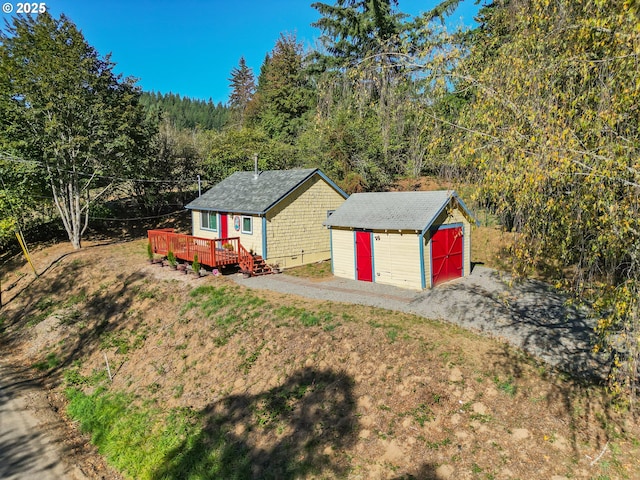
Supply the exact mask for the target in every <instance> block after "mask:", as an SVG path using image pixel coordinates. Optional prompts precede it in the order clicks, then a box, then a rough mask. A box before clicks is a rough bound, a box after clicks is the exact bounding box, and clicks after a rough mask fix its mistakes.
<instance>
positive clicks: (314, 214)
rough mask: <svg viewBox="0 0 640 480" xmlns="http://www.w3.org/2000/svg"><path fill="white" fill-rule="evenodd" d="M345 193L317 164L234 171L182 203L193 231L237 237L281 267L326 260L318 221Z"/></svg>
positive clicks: (202, 235) (327, 253) (323, 234)
mask: <svg viewBox="0 0 640 480" xmlns="http://www.w3.org/2000/svg"><path fill="white" fill-rule="evenodd" d="M345 198H347V194H346V193H345V192H344V191H342V189H341V188H340V187H338V186H337V185H336V184H335V183H334V182H333V181H331V180H330V179H329V178H328V177H327V176H326V175H325V174H324V173H323V172H322V171H320V170H319V169H317V168H315V169H297V170H267V171H258V170H257V169H256V171H255V172H236V173H234V174H232V175H230V176H229V177H227V178H226V179H224V180H222V181H221V182H220V183H218V184H217V185H215V186H214V187H213V188H211V189H210V190H208V191H207V192H205V193H204V194H202V195H201V196H200V197H198V198H197V199H195V200H194V201H193V202H191V203H189V204H188V205H187V206H186V208H188V209H190V210H191V212H192V220H193V236H194V237H200V238H209V239H222V238H230V237H239V241H240V243H241V244H242V245H243V246H244V248H246V249H247V250H250V251H251V252H253V253H255V254H256V255H260V256H261V257H262V258H264V260H266V261H267V262H268V263H269V264H278V265H279V266H280V267H281V268H287V267H292V266H296V265H303V264H307V263H312V262H317V261H320V260H326V259H328V258H329V257H330V253H331V248H330V242H329V232H328V231H327V229H326V228H325V227H324V226H323V222H324V221H325V220H326V219H327V216H328V214H329V213H331V212H333V211H334V210H336V209H337V208H338V207H339V206H340V205H342V203H343V202H344V200H345Z"/></svg>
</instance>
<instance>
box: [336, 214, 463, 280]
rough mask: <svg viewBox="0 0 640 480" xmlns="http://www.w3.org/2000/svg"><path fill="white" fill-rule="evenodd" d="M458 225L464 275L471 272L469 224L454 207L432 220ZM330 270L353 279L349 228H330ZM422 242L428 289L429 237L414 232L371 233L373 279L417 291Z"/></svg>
mask: <svg viewBox="0 0 640 480" xmlns="http://www.w3.org/2000/svg"><path fill="white" fill-rule="evenodd" d="M447 224H462V228H463V235H464V246H463V248H464V265H463V271H464V275H465V276H466V275H469V274H470V273H471V225H470V223H469V221H468V220H467V218H466V217H465V215H464V214H463V213H462V212H461V211H460V210H458V209H451V210H450V211H449V212H443V214H442V215H441V216H440V218H438V219H437V220H436V221H435V222H434V227H435V226H437V225H447ZM331 232H332V239H333V273H334V275H336V276H337V277H343V278H349V279H354V278H355V240H354V233H353V230H350V229H339V228H333V229H332V230H331ZM421 241H423V242H424V246H423V261H424V275H425V278H424V280H425V286H426V288H431V286H432V285H431V236H430V232H426V233H425V235H424V239H423V240H421V238H420V234H419V233H416V232H379V231H374V232H373V258H374V266H373V268H374V272H373V274H374V281H375V282H376V283H382V284H387V285H395V286H398V287H403V288H410V289H416V290H421V289H422V278H421V273H422V272H421V269H420V242H421Z"/></svg>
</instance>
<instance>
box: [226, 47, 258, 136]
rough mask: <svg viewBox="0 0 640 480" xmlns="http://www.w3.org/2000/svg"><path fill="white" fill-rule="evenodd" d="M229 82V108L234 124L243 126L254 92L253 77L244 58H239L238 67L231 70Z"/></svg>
mask: <svg viewBox="0 0 640 480" xmlns="http://www.w3.org/2000/svg"><path fill="white" fill-rule="evenodd" d="M229 82H230V86H231V94H230V95H229V108H230V109H231V112H232V115H233V120H234V123H237V124H238V125H240V126H243V125H244V124H245V122H246V119H247V110H248V108H249V105H250V103H251V100H252V99H253V95H254V94H255V92H256V79H255V76H254V75H253V72H252V71H251V69H250V68H249V67H248V66H247V62H246V61H245V59H244V57H240V62H239V63H238V66H237V67H235V68H234V69H233V70H231V78H229Z"/></svg>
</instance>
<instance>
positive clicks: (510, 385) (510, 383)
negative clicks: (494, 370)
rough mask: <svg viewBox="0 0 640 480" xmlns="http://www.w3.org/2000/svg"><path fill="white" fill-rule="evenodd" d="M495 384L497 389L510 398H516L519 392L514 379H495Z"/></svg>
mask: <svg viewBox="0 0 640 480" xmlns="http://www.w3.org/2000/svg"><path fill="white" fill-rule="evenodd" d="M493 383H495V385H496V388H497V389H498V390H500V391H501V392H503V393H506V394H507V395H509V396H510V397H514V396H515V395H516V392H517V390H518V387H517V386H516V384H515V383H514V380H513V377H511V376H510V377H508V378H506V379H504V380H503V379H501V378H500V377H493Z"/></svg>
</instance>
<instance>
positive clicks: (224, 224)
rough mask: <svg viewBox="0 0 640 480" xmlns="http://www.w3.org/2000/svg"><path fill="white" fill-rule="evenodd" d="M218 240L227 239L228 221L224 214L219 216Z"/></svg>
mask: <svg viewBox="0 0 640 480" xmlns="http://www.w3.org/2000/svg"><path fill="white" fill-rule="evenodd" d="M220 238H229V220H228V215H227V214H226V213H221V214H220Z"/></svg>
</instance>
